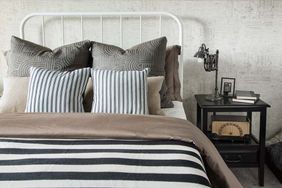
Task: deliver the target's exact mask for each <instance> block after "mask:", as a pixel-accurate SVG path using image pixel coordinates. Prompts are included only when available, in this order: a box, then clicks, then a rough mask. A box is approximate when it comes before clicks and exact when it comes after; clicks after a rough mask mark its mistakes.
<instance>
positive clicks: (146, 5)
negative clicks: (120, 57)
mask: <svg viewBox="0 0 282 188" xmlns="http://www.w3.org/2000/svg"><path fill="white" fill-rule="evenodd" d="M0 7H1V12H0V50H6V49H9V40H10V36H11V35H19V31H18V27H19V24H20V20H21V19H22V18H23V17H24V16H25V15H26V14H28V13H31V12H38V11H168V12H171V13H174V14H176V15H177V16H179V17H180V18H181V19H182V20H183V24H184V42H185V45H184V48H183V49H184V52H185V54H184V71H185V78H184V98H185V105H186V106H185V108H186V113H187V115H188V118H189V120H191V121H192V122H195V116H196V111H195V106H196V104H195V99H194V97H193V95H194V94H196V93H210V92H212V90H213V88H214V81H213V80H214V73H207V72H205V71H204V69H203V67H202V65H201V64H198V63H196V59H194V58H193V54H194V53H195V52H196V51H197V49H198V47H199V45H200V44H201V43H202V42H204V43H206V44H207V46H208V47H209V48H210V49H211V50H215V49H219V52H220V58H219V66H220V68H219V77H221V76H229V77H236V83H237V85H236V86H237V88H238V89H245V90H254V91H255V92H257V93H260V94H261V97H262V98H263V99H264V100H265V101H266V102H268V103H270V104H271V105H272V107H271V108H270V109H269V110H268V120H267V123H268V124H267V136H271V135H272V134H274V133H275V132H276V131H278V130H279V129H281V128H282V124H280V121H282V100H281V95H282V84H281V81H282V64H281V61H282V53H281V52H282V34H281V30H282V1H281V0H80V1H78V0H60V1H56V0H0ZM256 124H257V123H256ZM254 130H255V131H257V129H256V128H255V129H254Z"/></svg>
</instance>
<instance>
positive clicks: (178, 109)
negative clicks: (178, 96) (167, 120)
mask: <svg viewBox="0 0 282 188" xmlns="http://www.w3.org/2000/svg"><path fill="white" fill-rule="evenodd" d="M173 104H174V107H173V108H162V110H163V112H164V114H165V116H168V117H176V118H180V119H185V120H187V118H186V114H185V111H184V107H183V103H182V102H180V101H173Z"/></svg>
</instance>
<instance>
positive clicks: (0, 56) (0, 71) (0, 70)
mask: <svg viewBox="0 0 282 188" xmlns="http://www.w3.org/2000/svg"><path fill="white" fill-rule="evenodd" d="M6 55H7V52H4V51H0V96H2V94H3V78H4V77H5V76H6V75H7V70H8V65H7V61H6V57H5V56H6Z"/></svg>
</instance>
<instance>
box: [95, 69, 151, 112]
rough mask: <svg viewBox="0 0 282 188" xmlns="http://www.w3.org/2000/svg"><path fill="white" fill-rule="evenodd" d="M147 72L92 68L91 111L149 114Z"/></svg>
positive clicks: (146, 70)
mask: <svg viewBox="0 0 282 188" xmlns="http://www.w3.org/2000/svg"><path fill="white" fill-rule="evenodd" d="M147 74H148V69H145V70H143V71H114V70H98V69H92V70H91V75H92V81H93V93H94V95H93V104H92V110H91V112H96V113H99V112H103V113H118V114H148V104H147V95H148V94H147Z"/></svg>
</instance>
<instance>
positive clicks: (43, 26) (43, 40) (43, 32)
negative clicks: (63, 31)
mask: <svg viewBox="0 0 282 188" xmlns="http://www.w3.org/2000/svg"><path fill="white" fill-rule="evenodd" d="M41 21H42V22H41V29H42V45H43V46H45V20H44V16H42V20H41Z"/></svg>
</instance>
